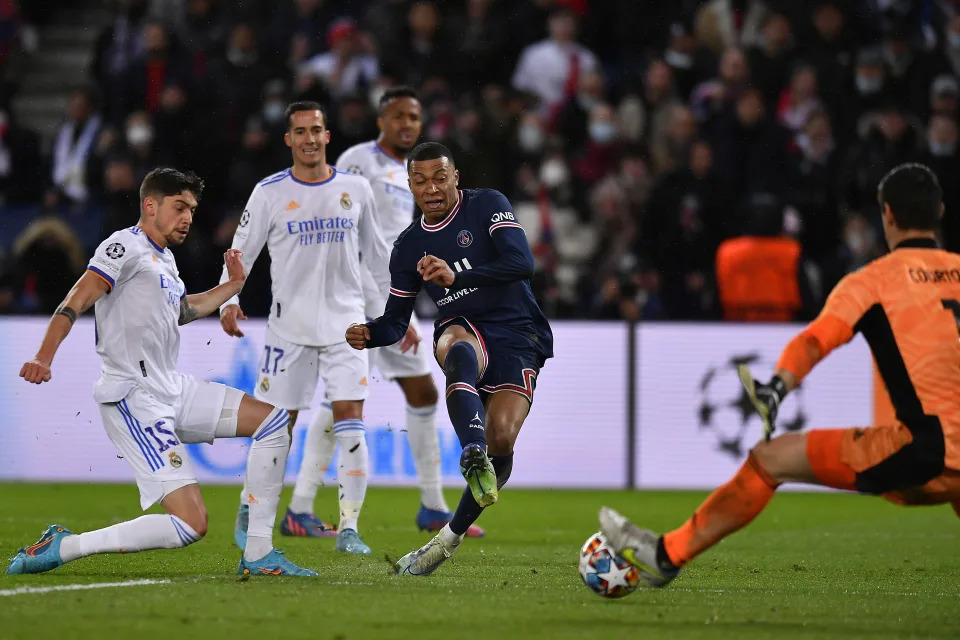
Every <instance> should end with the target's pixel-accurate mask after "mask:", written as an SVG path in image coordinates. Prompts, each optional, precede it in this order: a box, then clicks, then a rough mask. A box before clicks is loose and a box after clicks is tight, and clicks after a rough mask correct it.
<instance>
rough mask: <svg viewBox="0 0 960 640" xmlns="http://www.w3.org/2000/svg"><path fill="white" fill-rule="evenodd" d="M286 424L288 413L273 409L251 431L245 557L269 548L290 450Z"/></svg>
mask: <svg viewBox="0 0 960 640" xmlns="http://www.w3.org/2000/svg"><path fill="white" fill-rule="evenodd" d="M289 425H290V414H289V413H287V411H286V410H285V409H274V410H273V411H271V412H270V415H268V416H267V418H266V419H265V420H264V421H263V423H262V424H261V425H260V426H259V427H258V428H257V430H256V431H255V432H254V434H253V443H252V444H251V445H250V454H249V456H248V457H247V482H246V486H247V490H248V491H247V496H248V498H249V504H250V524H249V526H248V527H247V546H246V548H245V549H244V550H243V557H244V559H245V560H249V561H253V560H259V559H260V558H262V557H263V556H265V555H267V554H268V553H270V551H271V550H272V549H273V523H274V520H275V519H276V517H277V505H279V504H280V490H281V489H283V472H284V470H286V468H287V452H288V451H289V450H290V430H289V429H288V428H287V427H289Z"/></svg>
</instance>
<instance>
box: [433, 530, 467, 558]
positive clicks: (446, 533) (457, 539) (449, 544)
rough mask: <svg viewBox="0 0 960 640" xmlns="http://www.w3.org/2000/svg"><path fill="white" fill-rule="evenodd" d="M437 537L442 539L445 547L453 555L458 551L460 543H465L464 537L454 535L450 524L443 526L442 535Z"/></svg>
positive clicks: (439, 534)
mask: <svg viewBox="0 0 960 640" xmlns="http://www.w3.org/2000/svg"><path fill="white" fill-rule="evenodd" d="M437 535H438V536H439V537H440V542H442V543H443V546H445V547H446V548H447V551H449V552H451V553H453V552H454V551H456V550H457V549H458V548H459V547H460V543H461V542H463V536H462V535H457V534H456V533H454V532H453V529H451V528H450V525H449V524H445V525H443V529H440V533H438V534H437Z"/></svg>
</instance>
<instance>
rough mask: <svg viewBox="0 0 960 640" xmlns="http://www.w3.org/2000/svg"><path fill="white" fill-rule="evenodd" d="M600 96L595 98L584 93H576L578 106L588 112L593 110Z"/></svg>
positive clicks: (598, 102)
mask: <svg viewBox="0 0 960 640" xmlns="http://www.w3.org/2000/svg"><path fill="white" fill-rule="evenodd" d="M600 102H601V100H600V98H595V97H594V96H591V95H589V94H586V93H580V94H577V104H579V105H580V108H581V109H583V110H584V111H586V112H587V113H589V112H590V111H592V110H593V108H594V107H595V106H597V105H598V104H600Z"/></svg>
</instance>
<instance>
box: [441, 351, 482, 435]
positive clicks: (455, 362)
mask: <svg viewBox="0 0 960 640" xmlns="http://www.w3.org/2000/svg"><path fill="white" fill-rule="evenodd" d="M477 369H478V365H477V354H476V352H475V351H474V350H473V346H472V345H471V344H470V343H467V342H458V343H456V344H455V345H453V346H452V347H450V351H448V352H447V359H446V361H445V363H444V372H445V373H446V374H447V412H448V413H449V414H450V422H452V423H453V429H454V431H456V432H457V438H459V439H460V446H461V447H466V446H467V445H468V444H479V445H480V446H482V447H483V448H484V450H486V448H487V434H486V430H485V429H484V415H483V403H482V402H480V395H479V394H478V393H477Z"/></svg>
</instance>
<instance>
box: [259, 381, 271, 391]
mask: <svg viewBox="0 0 960 640" xmlns="http://www.w3.org/2000/svg"><path fill="white" fill-rule="evenodd" d="M260 391H263V392H264V393H266V392H267V391H270V378H264V379H263V380H261V381H260Z"/></svg>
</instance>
